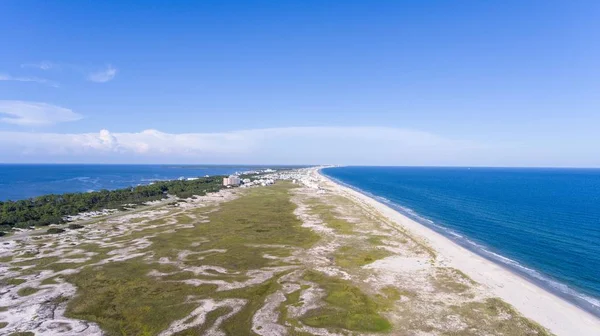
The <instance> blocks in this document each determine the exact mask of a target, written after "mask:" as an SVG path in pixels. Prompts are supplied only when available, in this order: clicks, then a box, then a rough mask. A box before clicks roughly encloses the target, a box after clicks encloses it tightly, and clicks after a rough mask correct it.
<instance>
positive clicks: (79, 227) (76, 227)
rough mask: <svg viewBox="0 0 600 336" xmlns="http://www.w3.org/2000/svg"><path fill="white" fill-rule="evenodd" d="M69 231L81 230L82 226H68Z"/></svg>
mask: <svg viewBox="0 0 600 336" xmlns="http://www.w3.org/2000/svg"><path fill="white" fill-rule="evenodd" d="M69 229H71V230H79V229H83V225H80V224H69Z"/></svg>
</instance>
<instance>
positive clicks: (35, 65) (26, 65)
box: [21, 61, 59, 70]
mask: <svg viewBox="0 0 600 336" xmlns="http://www.w3.org/2000/svg"><path fill="white" fill-rule="evenodd" d="M58 67H59V66H58V64H56V63H52V62H49V61H42V62H39V63H24V64H21V68H37V69H40V70H50V69H56V68H58Z"/></svg>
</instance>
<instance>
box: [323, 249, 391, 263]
mask: <svg viewBox="0 0 600 336" xmlns="http://www.w3.org/2000/svg"><path fill="white" fill-rule="evenodd" d="M390 255H391V253H390V252H389V251H386V250H383V249H379V248H368V247H363V246H360V245H359V243H357V244H352V245H345V246H342V247H340V248H338V249H337V251H336V252H335V254H334V258H335V263H336V264H337V265H339V266H340V267H344V268H352V267H361V266H364V265H368V264H370V263H372V262H374V261H375V260H378V259H383V258H385V257H388V256H390Z"/></svg>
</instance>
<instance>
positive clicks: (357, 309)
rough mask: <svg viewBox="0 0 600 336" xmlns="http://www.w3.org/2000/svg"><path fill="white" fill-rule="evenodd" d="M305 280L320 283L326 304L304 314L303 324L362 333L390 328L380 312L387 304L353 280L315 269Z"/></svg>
mask: <svg viewBox="0 0 600 336" xmlns="http://www.w3.org/2000/svg"><path fill="white" fill-rule="evenodd" d="M304 279H305V280H307V281H311V282H314V283H317V284H318V285H319V286H320V287H321V288H323V289H324V290H325V292H326V295H325V298H324V301H325V305H324V306H322V307H319V308H316V309H313V310H311V311H309V312H308V313H307V314H306V315H305V316H304V317H302V319H301V320H302V322H303V323H304V324H306V325H309V326H312V327H321V328H334V329H340V328H341V329H346V330H352V331H359V332H386V331H389V330H391V328H392V325H391V323H390V322H389V321H388V320H387V319H386V318H385V317H383V316H382V315H381V314H380V312H381V311H382V310H384V309H385V306H386V305H385V304H383V303H382V301H379V300H375V299H373V298H372V297H371V296H369V295H367V294H365V293H364V292H363V291H361V290H360V289H359V288H358V287H356V286H354V285H353V284H352V283H351V282H349V281H346V280H342V279H338V278H332V277H328V276H326V275H323V274H322V273H318V272H314V271H308V272H307V273H306V274H305V275H304Z"/></svg>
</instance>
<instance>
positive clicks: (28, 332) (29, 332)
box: [8, 331, 35, 336]
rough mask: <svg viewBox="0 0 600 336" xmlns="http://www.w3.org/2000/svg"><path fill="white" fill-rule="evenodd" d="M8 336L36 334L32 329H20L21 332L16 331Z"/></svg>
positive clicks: (33, 335)
mask: <svg viewBox="0 0 600 336" xmlns="http://www.w3.org/2000/svg"><path fill="white" fill-rule="evenodd" d="M8 336H35V334H34V333H32V332H31V331H20V332H14V333H12V334H8Z"/></svg>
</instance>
